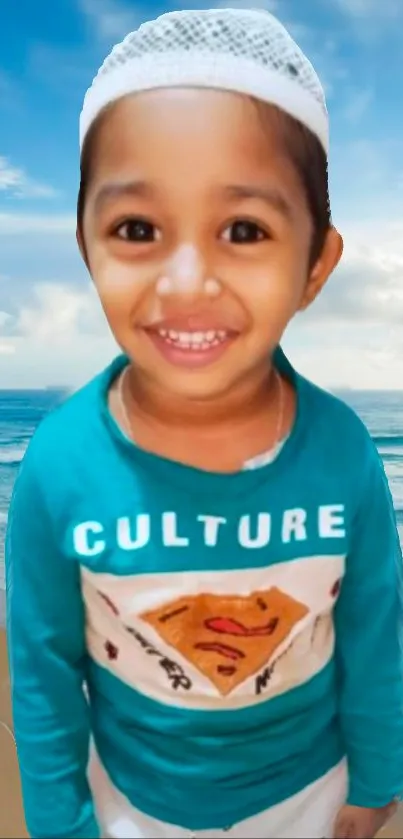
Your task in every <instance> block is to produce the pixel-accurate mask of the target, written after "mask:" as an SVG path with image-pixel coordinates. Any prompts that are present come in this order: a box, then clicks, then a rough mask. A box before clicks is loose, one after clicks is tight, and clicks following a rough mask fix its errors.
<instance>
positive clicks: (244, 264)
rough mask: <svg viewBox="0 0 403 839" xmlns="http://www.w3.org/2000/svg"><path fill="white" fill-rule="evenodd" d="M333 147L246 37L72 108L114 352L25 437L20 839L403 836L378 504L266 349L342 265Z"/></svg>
mask: <svg viewBox="0 0 403 839" xmlns="http://www.w3.org/2000/svg"><path fill="white" fill-rule="evenodd" d="M327 148H328V125H327V113H326V106H325V102H324V98H323V92H322V89H321V86H320V83H319V81H318V79H317V76H316V75H315V72H314V70H313V69H312V67H311V65H310V64H309V62H308V61H307V59H306V58H305V57H304V55H303V54H302V53H301V51H300V50H299V49H298V47H297V46H296V45H295V44H294V42H293V41H292V40H291V38H290V37H289V36H288V34H287V33H286V31H285V30H284V29H283V28H282V26H281V25H280V24H279V23H278V22H277V21H276V20H275V19H274V18H273V17H271V16H270V15H269V14H267V13H263V12H260V11H243V10H240V9H234V10H232V9H218V10H210V11H200V12H198V11H184V12H175V13H172V14H168V15H164V16H162V17H161V18H159V19H158V20H157V21H154V22H152V23H148V24H145V25H144V26H142V27H140V29H139V30H138V31H137V32H134V33H132V34H131V35H129V36H128V37H127V39H126V40H125V41H124V42H123V44H122V45H120V46H118V47H116V48H115V49H114V50H113V52H112V53H111V55H110V56H109V58H108V59H107V60H106V62H105V63H104V65H103V67H102V69H101V70H100V72H99V74H98V76H97V77H96V79H95V81H94V83H93V85H92V87H91V88H90V90H89V92H88V93H87V96H86V99H85V103H84V108H83V112H82V116H81V186H80V195H79V202H78V242H79V246H80V249H81V253H82V255H83V257H84V260H85V262H86V265H87V267H88V270H89V272H90V274H91V277H92V279H93V282H94V283H95V286H96V289H97V291H98V294H99V296H100V300H101V302H102V305H103V308H104V310H105V314H106V317H107V319H108V322H109V325H110V327H111V329H112V332H113V334H114V336H115V338H116V340H117V343H118V344H119V345H120V347H121V348H122V350H123V353H124V354H123V355H122V356H121V357H119V358H118V359H117V360H116V361H114V362H113V363H112V365H111V366H110V367H109V368H108V369H107V370H106V371H105V372H104V373H102V374H101V375H100V376H98V377H97V378H96V379H95V380H94V381H92V382H91V383H90V384H89V385H88V386H87V387H85V388H84V389H83V390H81V391H80V392H79V393H76V394H75V395H74V396H73V397H72V398H71V399H70V400H69V401H67V403H65V404H64V405H63V406H62V407H61V408H60V409H58V410H57V411H56V412H54V413H53V414H52V415H51V416H49V417H48V418H47V419H46V420H45V421H44V422H43V423H42V424H41V426H40V428H39V430H38V431H37V433H36V434H35V437H34V439H33V441H32V443H31V445H30V448H29V451H28V453H27V455H26V457H25V460H24V463H23V466H22V468H21V471H20V474H19V477H18V479H17V482H16V486H15V491H14V496H13V501H12V505H11V510H10V518H9V529H8V539H7V586H8V638H9V648H10V660H11V669H12V689H13V706H14V721H15V732H16V738H17V744H18V756H19V762H20V769H21V778H22V788H23V797H24V803H25V811H26V819H27V824H28V829H29V831H30V832H31V835H32V836H34V837H42V839H43V837H69V839H75V837H98V836H100V835H102V836H110V837H190V836H200V837H213V836H214V837H216V836H226V835H227V836H228V837H229V839H235V838H236V839H238V838H239V837H248V836H256V837H299V838H300V839H302V837H324V836H326V837H331V836H333V835H336V836H338V837H347V836H349V837H353V836H354V837H372V836H374V834H375V833H376V832H377V830H378V829H379V828H380V827H381V826H382V825H383V823H384V821H385V820H386V818H387V816H388V815H389V814H390V813H391V812H392V811H393V808H394V806H395V805H394V801H395V800H396V798H397V796H398V795H399V793H400V792H401V789H402V787H403V702H402V697H403V680H402V653H401V648H400V644H399V631H400V629H401V619H402V609H401V599H400V593H401V582H402V573H401V560H402V558H401V553H400V548H399V544H398V538H397V532H396V526H395V520H394V513H393V508H392V502H391V498H390V494H389V490H388V487H387V483H386V479H385V475H384V472H383V469H382V466H381V463H380V461H379V457H378V454H377V452H376V450H375V448H374V446H373V444H372V442H371V440H370V438H369V435H368V433H367V431H366V430H365V429H364V427H363V426H362V424H361V423H360V421H359V420H358V419H357V418H356V416H355V415H354V414H353V413H352V412H351V411H350V410H349V409H348V408H347V407H346V406H344V405H343V404H342V403H341V402H339V401H337V400H336V399H335V398H333V397H332V396H330V395H328V394H326V393H324V392H323V391H321V390H320V389H318V388H317V387H315V386H314V385H312V384H310V383H309V382H308V381H306V380H305V379H304V378H302V377H301V376H300V375H299V374H298V373H297V372H295V370H294V369H293V368H292V366H291V364H290V363H289V361H288V360H287V359H286V358H285V356H284V354H283V352H282V351H281V349H280V342H281V338H282V335H283V333H284V330H285V328H286V327H287V325H288V323H289V322H290V321H291V319H292V318H293V316H294V315H295V314H296V312H298V311H301V310H303V309H305V308H306V307H307V306H309V305H310V304H311V303H312V302H313V301H314V299H315V297H316V296H317V295H318V293H319V292H320V291H321V289H322V287H323V286H324V284H325V282H326V280H327V279H328V277H329V275H330V274H331V272H332V271H333V269H334V268H335V267H336V265H337V263H338V260H339V258H340V255H341V251H342V244H341V238H340V236H339V234H338V233H337V232H336V230H335V229H334V227H333V226H332V224H331V220H330V211H329V204H328V189H327ZM83 685H85V686H86V687H85V691H84V690H83ZM90 745H91V749H90ZM89 757H90V760H89ZM88 769H89V771H88Z"/></svg>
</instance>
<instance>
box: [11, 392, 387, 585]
mask: <svg viewBox="0 0 403 839" xmlns="http://www.w3.org/2000/svg"><path fill="white" fill-rule="evenodd" d="M340 395H341V396H342V398H343V399H345V401H346V402H348V403H349V404H350V405H351V406H352V407H353V408H354V410H355V411H356V412H357V413H358V414H359V416H360V417H361V418H362V419H363V420H364V422H365V424H366V425H367V427H368V429H369V431H370V433H371V435H372V437H373V439H374V440H375V442H376V445H377V447H378V449H379V452H380V454H381V455H382V458H383V460H384V463H385V468H386V472H387V475H388V478H389V483H390V487H391V490H392V495H393V499H394V504H395V509H396V514H397V522H398V527H399V532H400V536H401V539H402V541H403V392H401V393H396V392H395V393H379V392H377V393H363V392H359V393H358V392H348V393H343V394H340ZM65 396H66V394H65V393H64V392H63V391H58V390H53V389H52V390H43V391H5V390H3V391H0V588H4V536H5V530H6V523H7V509H8V504H9V500H10V496H11V491H12V487H13V484H14V480H15V476H16V472H17V469H18V466H19V463H20V462H21V459H22V457H23V456H24V452H25V450H26V447H27V445H28V442H29V440H30V437H31V436H32V434H33V432H34V430H35V428H36V427H37V425H38V424H39V423H40V422H41V420H42V419H43V417H45V416H46V414H47V413H48V412H49V411H51V410H53V409H54V408H55V407H56V406H57V405H58V404H60V403H61V402H62V401H63V399H64V398H65Z"/></svg>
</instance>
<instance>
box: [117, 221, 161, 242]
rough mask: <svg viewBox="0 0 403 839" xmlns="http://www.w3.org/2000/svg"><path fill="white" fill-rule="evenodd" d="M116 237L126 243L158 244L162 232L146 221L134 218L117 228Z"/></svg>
mask: <svg viewBox="0 0 403 839" xmlns="http://www.w3.org/2000/svg"><path fill="white" fill-rule="evenodd" d="M114 232H115V235H116V236H117V237H118V238H119V239H124V240H125V241H126V242H140V243H142V242H156V241H158V240H159V239H160V238H161V231H160V230H159V229H158V228H157V227H156V226H155V224H152V222H151V221H146V220H145V219H140V218H132V219H128V220H127V221H125V222H123V224H120V225H119V227H116V228H115V231H114Z"/></svg>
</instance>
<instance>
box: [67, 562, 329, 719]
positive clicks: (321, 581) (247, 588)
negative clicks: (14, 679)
mask: <svg viewBox="0 0 403 839" xmlns="http://www.w3.org/2000/svg"><path fill="white" fill-rule="evenodd" d="M344 565H345V557H343V556H312V557H306V558H300V559H295V560H293V561H291V562H283V563H278V564H276V565H271V566H269V567H265V568H251V569H250V568H248V569H244V570H229V571H222V570H220V571H194V572H193V571H185V572H179V573H161V574H140V575H132V576H125V577H120V576H114V575H110V574H95V573H93V572H91V571H89V570H88V569H86V568H84V567H83V568H82V584H83V596H84V599H85V604H86V610H87V621H88V625H87V642H88V648H89V653H90V655H91V656H92V658H93V659H94V661H95V662H96V663H97V664H98V665H100V666H101V667H103V668H106V669H107V670H108V671H109V672H110V673H112V674H113V675H114V676H116V677H117V678H118V679H120V680H121V681H122V682H124V683H125V684H126V685H128V686H130V687H132V688H135V689H136V690H137V691H138V692H140V693H142V694H144V695H145V696H147V697H150V698H152V699H155V700H157V701H158V702H162V703H164V704H166V705H172V706H175V707H178V708H184V709H186V708H188V709H201V710H208V709H211V710H225V709H236V708H244V707H248V706H253V705H256V704H257V703H260V702H262V701H266V700H267V699H270V698H272V697H275V696H279V695H280V694H284V693H285V692H286V691H289V690H291V689H293V688H295V687H297V686H300V685H303V684H304V683H305V682H307V681H308V680H309V679H311V678H312V677H313V676H315V675H316V674H318V673H319V672H320V671H321V670H322V669H323V668H324V667H325V666H326V664H327V663H328V662H329V661H330V659H331V657H332V655H333V651H334V627H333V608H334V605H335V601H336V599H337V596H338V590H339V586H340V580H341V578H342V577H343V574H344Z"/></svg>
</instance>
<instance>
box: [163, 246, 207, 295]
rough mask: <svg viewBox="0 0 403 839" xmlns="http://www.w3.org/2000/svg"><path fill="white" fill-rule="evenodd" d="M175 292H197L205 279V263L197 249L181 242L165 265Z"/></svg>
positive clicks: (200, 289) (201, 287)
mask: <svg viewBox="0 0 403 839" xmlns="http://www.w3.org/2000/svg"><path fill="white" fill-rule="evenodd" d="M166 274H167V277H168V278H169V280H170V281H171V286H172V292H173V293H174V294H175V293H176V294H199V293H200V292H201V291H202V289H203V284H204V281H205V265H204V261H203V259H202V257H201V254H200V252H199V251H198V249H197V248H196V247H195V246H194V245H192V244H183V245H180V247H179V248H178V249H177V250H176V251H175V253H174V255H173V256H172V258H171V259H170V260H169V263H168V264H167V267H166Z"/></svg>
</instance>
